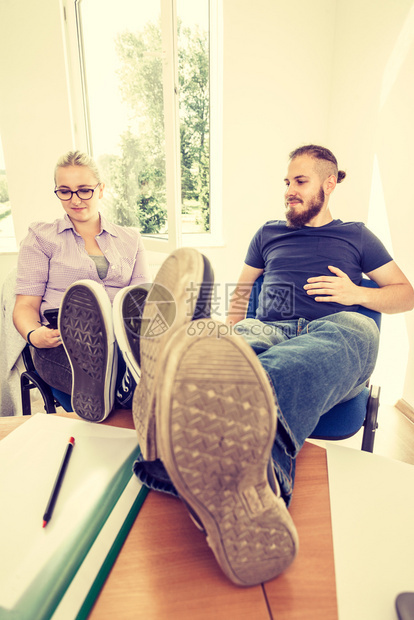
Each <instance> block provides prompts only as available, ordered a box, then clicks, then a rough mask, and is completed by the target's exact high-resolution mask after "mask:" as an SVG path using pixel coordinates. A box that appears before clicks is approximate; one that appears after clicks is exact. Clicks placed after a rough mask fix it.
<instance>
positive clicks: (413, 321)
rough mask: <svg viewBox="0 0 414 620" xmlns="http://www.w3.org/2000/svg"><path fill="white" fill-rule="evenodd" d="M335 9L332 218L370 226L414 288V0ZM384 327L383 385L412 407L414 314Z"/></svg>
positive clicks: (371, 0) (345, 2) (342, 2)
mask: <svg viewBox="0 0 414 620" xmlns="http://www.w3.org/2000/svg"><path fill="white" fill-rule="evenodd" d="M337 4H338V9H337V23H336V36H335V46H334V72H333V80H332V98H331V102H332V107H331V115H330V124H329V144H330V145H331V148H332V149H333V151H334V152H335V153H336V154H337V157H338V160H339V163H340V165H343V166H344V167H345V169H346V170H347V173H348V178H347V179H346V180H345V181H344V183H343V185H341V186H340V187H339V188H338V189H337V191H336V201H335V204H336V213H335V214H336V215H338V216H339V217H341V218H342V219H351V220H353V219H354V220H362V221H364V222H366V223H368V224H369V226H370V228H371V229H372V230H374V232H376V233H377V234H378V235H379V236H380V237H381V238H382V239H383V240H384V242H385V243H386V245H387V246H388V248H389V250H390V251H391V253H392V255H393V257H394V258H395V260H396V261H397V263H398V265H399V266H400V267H401V268H402V270H403V271H404V273H405V274H406V275H407V277H408V278H409V279H410V280H411V282H413V283H414V260H413V259H414V252H413V242H412V231H413V224H414V214H413V207H412V204H413V201H412V197H411V191H410V185H411V183H410V181H411V178H412V176H413V170H414V151H413V145H414V123H413V110H414V79H413V76H414V2H413V0H398V1H396V2H395V1H393V0H382V1H380V2H378V0H364V2H360V0H338V3H337ZM342 162H343V163H342ZM338 190H339V191H338ZM383 322H384V327H387V326H388V329H387V330H385V334H384V338H382V341H383V340H385V341H386V340H388V341H389V344H388V353H387V356H386V358H384V359H382V362H383V376H382V378H381V381H382V382H384V381H385V382H387V380H388V381H391V380H393V381H394V383H395V384H396V385H398V389H399V390H401V391H400V394H399V395H398V396H397V398H398V397H400V398H404V399H405V400H406V401H407V402H409V403H411V404H412V405H413V406H414V382H413V378H414V313H413V312H410V313H407V314H405V315H399V316H395V317H388V316H385V317H384V319H383ZM383 333H384V330H383ZM398 337H400V338H401V341H400V342H399V344H398V345H396V346H395V345H394V346H392V344H393V339H394V340H397V338H398ZM382 344H384V346H386V342H385V343H382ZM405 356H406V357H407V359H408V366H407V368H406V367H405V359H404V358H405ZM404 375H405V378H404Z"/></svg>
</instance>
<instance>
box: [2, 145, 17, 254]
mask: <svg viewBox="0 0 414 620" xmlns="http://www.w3.org/2000/svg"><path fill="white" fill-rule="evenodd" d="M0 248H1V251H2V252H16V251H17V247H16V238H15V235H14V225H13V217H12V212H11V204H10V198H9V188H8V185H7V176H6V165H5V163H4V155H3V146H2V143H1V139H0Z"/></svg>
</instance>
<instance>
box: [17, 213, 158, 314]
mask: <svg viewBox="0 0 414 620" xmlns="http://www.w3.org/2000/svg"><path fill="white" fill-rule="evenodd" d="M95 239H96V241H97V243H98V245H99V247H100V249H101V251H102V252H103V254H104V256H105V257H106V259H107V260H108V263H109V268H108V273H107V275H106V277H105V278H103V279H102V280H101V279H100V278H99V276H98V272H97V270H96V265H95V263H94V261H93V259H92V258H91V257H90V256H89V254H88V253H87V252H86V250H85V242H84V240H83V239H82V237H81V236H80V235H79V233H77V232H76V230H75V229H74V227H73V224H72V222H71V221H70V219H69V217H68V215H67V214H65V216H64V217H63V218H60V219H57V220H55V221H54V222H51V223H47V222H34V223H33V224H31V225H30V226H29V232H28V235H27V236H26V238H25V239H24V240H23V241H22V243H21V247H20V252H19V259H18V266H17V282H16V294H17V295H35V296H41V297H42V298H43V300H42V304H41V308H40V309H41V312H42V313H43V312H44V311H45V310H47V309H48V308H58V307H59V305H60V301H61V299H62V296H63V294H64V292H65V291H66V289H67V288H68V286H70V285H71V284H73V282H76V281H77V280H83V279H87V280H94V281H95V282H99V283H100V284H102V285H103V286H104V288H105V290H106V292H107V293H108V296H109V298H110V300H111V302H112V301H113V299H114V297H115V295H116V293H117V292H118V291H119V289H121V288H124V287H125V286H129V285H131V284H142V283H143V282H149V281H150V273H149V267H148V262H147V257H146V252H145V249H144V246H143V243H142V238H141V235H140V233H139V232H138V230H137V229H136V228H126V227H124V226H118V225H117V224H112V223H111V222H108V221H107V220H106V219H105V218H104V217H103V216H102V214H101V230H100V232H99V234H98V235H97V236H96V237H95Z"/></svg>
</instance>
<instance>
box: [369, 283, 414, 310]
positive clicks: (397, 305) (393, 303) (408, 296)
mask: <svg viewBox="0 0 414 620" xmlns="http://www.w3.org/2000/svg"><path fill="white" fill-rule="evenodd" d="M360 296H361V298H360V301H359V303H360V305H361V306H364V307H365V308H370V310H376V311H377V312H383V313H385V314H396V313H398V312H407V311H409V310H412V309H413V308H414V291H413V288H412V286H411V284H388V285H386V286H382V287H381V288H366V287H362V286H361V287H360Z"/></svg>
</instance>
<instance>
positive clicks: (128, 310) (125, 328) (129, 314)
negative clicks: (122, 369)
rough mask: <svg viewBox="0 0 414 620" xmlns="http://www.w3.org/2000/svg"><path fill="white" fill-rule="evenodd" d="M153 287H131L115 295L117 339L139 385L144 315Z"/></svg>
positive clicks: (114, 315)
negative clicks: (146, 302) (141, 332)
mask: <svg viewBox="0 0 414 620" xmlns="http://www.w3.org/2000/svg"><path fill="white" fill-rule="evenodd" d="M151 286H152V285H151V284H140V285H137V286H129V287H127V288H126V289H123V290H122V291H121V292H120V293H117V294H116V295H115V299H114V303H113V318H114V332H115V338H116V341H117V343H118V346H119V348H120V350H121V353H122V356H123V358H124V360H125V362H126V364H127V366H128V368H129V370H130V372H131V374H132V376H133V377H134V379H135V382H136V384H137V385H138V383H139V382H140V379H141V368H140V366H141V352H140V330H141V323H142V313H143V310H144V305H145V300H146V298H147V295H148V291H149V290H150V288H151Z"/></svg>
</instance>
